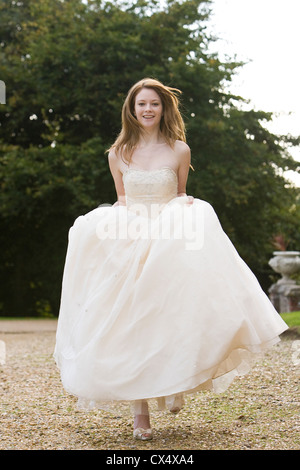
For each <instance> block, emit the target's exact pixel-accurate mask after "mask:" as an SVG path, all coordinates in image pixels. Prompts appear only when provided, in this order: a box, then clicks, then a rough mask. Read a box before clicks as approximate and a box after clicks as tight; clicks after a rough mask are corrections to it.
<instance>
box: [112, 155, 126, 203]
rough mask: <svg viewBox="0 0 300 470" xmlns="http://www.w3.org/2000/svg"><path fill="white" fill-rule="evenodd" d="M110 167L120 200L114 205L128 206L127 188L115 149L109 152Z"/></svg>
mask: <svg viewBox="0 0 300 470" xmlns="http://www.w3.org/2000/svg"><path fill="white" fill-rule="evenodd" d="M108 163H109V168H110V171H111V174H112V177H113V179H114V183H115V188H116V193H117V197H118V200H117V202H115V203H114V206H126V197H125V189H124V184H123V175H122V172H121V170H120V168H119V160H118V157H117V156H116V154H115V152H114V150H111V151H110V152H109V154H108Z"/></svg>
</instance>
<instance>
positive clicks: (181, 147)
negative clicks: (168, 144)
mask: <svg viewBox="0 0 300 470" xmlns="http://www.w3.org/2000/svg"><path fill="white" fill-rule="evenodd" d="M174 151H175V153H176V155H177V156H178V158H180V160H186V161H187V162H189V161H190V159H191V149H190V147H189V146H188V144H187V143H186V142H183V141H182V140H176V142H175V146H174Z"/></svg>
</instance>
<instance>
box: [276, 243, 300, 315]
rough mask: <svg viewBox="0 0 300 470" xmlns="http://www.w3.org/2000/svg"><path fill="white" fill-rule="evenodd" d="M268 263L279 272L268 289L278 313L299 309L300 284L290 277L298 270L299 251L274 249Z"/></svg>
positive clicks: (299, 266) (299, 264)
mask: <svg viewBox="0 0 300 470" xmlns="http://www.w3.org/2000/svg"><path fill="white" fill-rule="evenodd" d="M273 255H274V257H273V258H271V259H270V261H269V265H270V266H271V268H272V269H274V271H275V272H276V273H279V274H281V279H279V280H278V281H277V282H276V283H275V284H273V285H272V286H271V287H270V289H269V293H270V300H271V302H272V303H273V305H274V307H275V308H276V310H277V311H278V312H280V313H283V312H291V311H295V310H300V285H298V284H297V283H296V281H294V280H293V279H291V278H290V276H291V275H292V274H295V273H297V272H299V271H300V257H299V255H300V251H274V252H273Z"/></svg>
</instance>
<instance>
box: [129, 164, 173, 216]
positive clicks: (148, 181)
mask: <svg viewBox="0 0 300 470" xmlns="http://www.w3.org/2000/svg"><path fill="white" fill-rule="evenodd" d="M123 183H124V188H125V194H126V204H127V207H131V206H133V205H141V204H143V205H145V206H147V207H149V206H151V205H153V204H157V205H161V204H167V203H168V202H170V201H171V200H172V199H174V198H175V197H177V186H178V181H177V174H176V172H175V171H174V170H173V169H172V168H169V167H163V168H159V169H156V170H140V169H135V168H128V169H127V170H126V171H125V172H124V173H123Z"/></svg>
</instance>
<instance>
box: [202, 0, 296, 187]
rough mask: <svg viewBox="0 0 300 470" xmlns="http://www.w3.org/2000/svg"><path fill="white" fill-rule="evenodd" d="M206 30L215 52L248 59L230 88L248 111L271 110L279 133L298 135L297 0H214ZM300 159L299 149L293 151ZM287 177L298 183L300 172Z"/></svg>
mask: <svg viewBox="0 0 300 470" xmlns="http://www.w3.org/2000/svg"><path fill="white" fill-rule="evenodd" d="M211 8H212V15H211V19H210V22H209V31H210V32H212V33H213V34H214V35H215V36H217V37H218V38H220V40H218V41H217V42H216V43H215V44H214V46H213V50H214V51H217V52H218V53H219V56H220V58H224V57H225V56H226V55H227V56H229V57H230V58H235V56H236V58H237V60H241V61H243V62H247V64H246V65H244V66H243V67H242V68H241V69H240V71H239V73H238V74H237V75H236V76H235V77H234V79H233V82H232V84H231V86H230V91H231V92H233V93H237V94H239V95H240V96H242V97H243V98H246V99H249V100H250V103H251V107H252V109H257V110H262V111H267V112H273V113H274V118H273V121H272V123H270V124H269V125H268V129H269V130H270V131H271V132H274V133H278V134H292V135H299V134H300V77H299V75H300V54H299V48H300V27H299V21H300V0H247V1H246V0H213V2H212V5H211ZM291 154H292V155H293V157H294V158H295V159H296V160H299V161H300V148H299V147H297V148H295V149H293V150H291ZM286 177H287V178H289V179H291V180H292V181H293V182H295V183H296V184H297V186H300V174H296V173H295V172H291V173H290V172H289V173H288V174H286Z"/></svg>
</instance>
